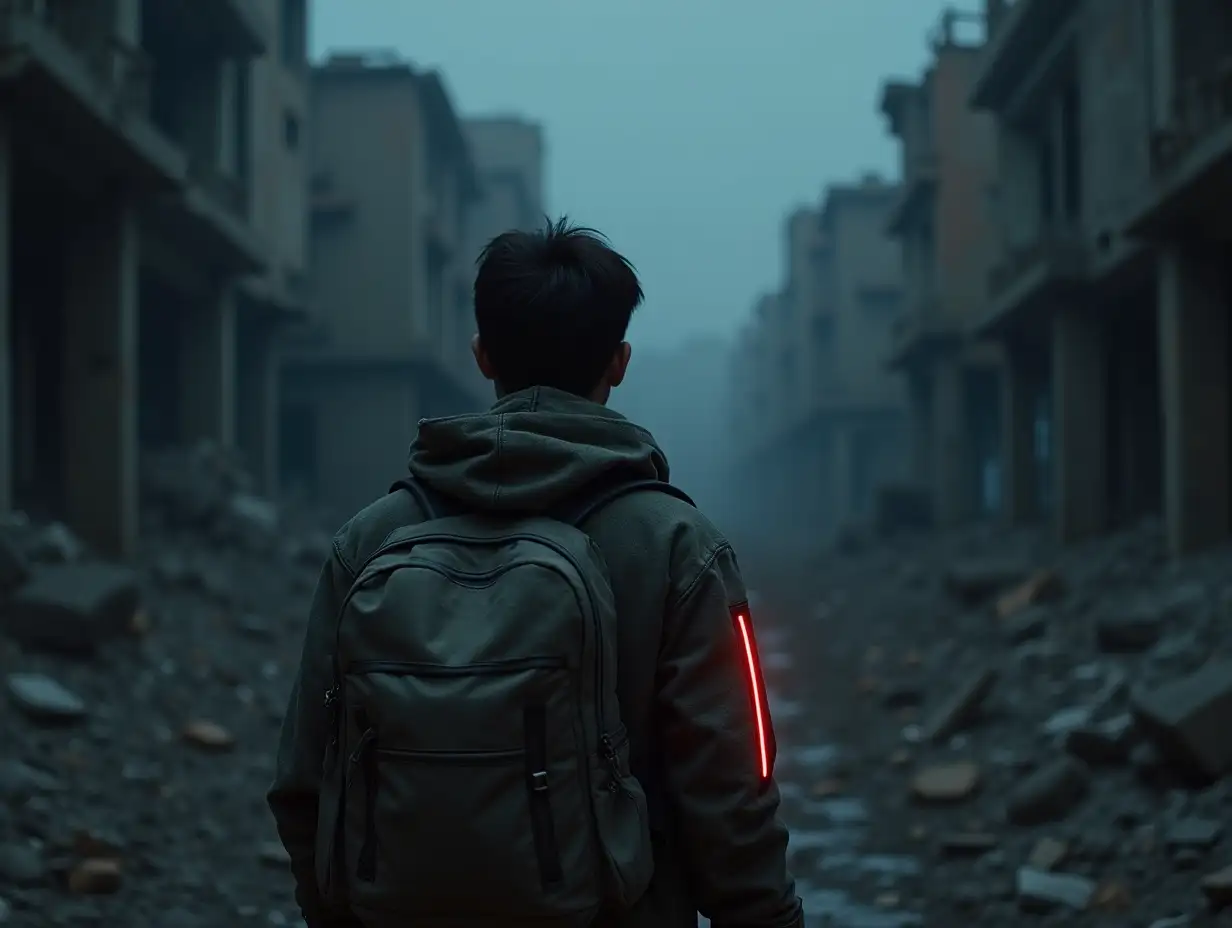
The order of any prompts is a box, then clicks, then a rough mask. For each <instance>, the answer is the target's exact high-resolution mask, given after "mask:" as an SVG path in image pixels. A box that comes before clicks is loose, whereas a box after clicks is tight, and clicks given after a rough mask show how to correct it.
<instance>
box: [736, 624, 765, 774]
mask: <svg viewBox="0 0 1232 928" xmlns="http://www.w3.org/2000/svg"><path fill="white" fill-rule="evenodd" d="M732 616H733V617H734V618H735V621H736V628H737V629H738V630H739V632H740V643H741V646H742V648H743V650H744V662H745V670H746V671H747V672H748V675H749V692H750V693H751V694H752V697H753V718H754V719H755V720H756V723H757V757H758V761H759V762H760V764H761V767H760V769H761V778H762V779H763V780H768V779H770V768H771V762H770V737H771V736H770V721H769V718H768V713H767V710H766V704H765V699H766V695H765V691H764V687H763V685H762V680H761V666H760V663H759V660H758V657H759V655H758V653H757V642H756V640H755V639H754V637H753V625H752V620H751V619H750V618H749V612H748V607H743V606H742V607H739V608H735V609H733V610H732Z"/></svg>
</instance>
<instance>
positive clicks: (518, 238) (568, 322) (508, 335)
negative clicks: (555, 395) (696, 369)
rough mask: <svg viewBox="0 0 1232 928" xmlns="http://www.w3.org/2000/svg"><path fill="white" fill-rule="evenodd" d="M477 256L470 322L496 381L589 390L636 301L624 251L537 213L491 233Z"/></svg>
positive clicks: (638, 288) (637, 288) (509, 386)
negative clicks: (523, 224) (541, 219)
mask: <svg viewBox="0 0 1232 928" xmlns="http://www.w3.org/2000/svg"><path fill="white" fill-rule="evenodd" d="M478 264H479V272H478V274H477V275H476V276H475V324H476V325H477V327H478V329H479V340H480V342H481V343H482V344H483V347H484V350H485V351H486V352H487V355H488V361H489V363H490V364H491V365H492V369H493V372H494V373H495V375H496V382H497V384H498V385H499V386H500V387H501V389H503V390H505V391H506V392H514V391H517V390H523V389H526V388H527V387H555V388H556V389H558V390H566V391H568V392H569V393H575V394H577V395H578V396H586V395H588V394H590V393H591V392H592V391H593V390H594V389H595V387H596V386H598V384H599V381H600V379H601V378H602V377H603V371H604V370H605V369H606V368H607V366H608V364H609V363H610V362H611V360H612V356H613V355H614V354H615V353H616V349H617V348H618V347H619V345H620V343H621V342H622V341H624V338H625V333H626V332H627V331H628V328H629V320H630V319H631V318H632V316H633V311H634V310H635V309H636V308H637V307H638V305H639V304H640V303H641V302H642V285H641V283H639V282H638V279H637V272H636V270H634V267H633V265H632V264H631V263H629V260H628V259H627V258H625V257H624V256H623V255H621V254H619V253H618V252H616V251H615V250H614V249H613V248H612V247H611V245H610V244H608V241H607V239H606V238H604V236H603V235H601V234H600V233H599V232H596V231H595V230H594V229H588V228H583V227H580V226H573V225H570V224H569V220H568V219H567V218H565V217H561V218H560V219H558V220H557V221H555V222H552V221H551V220H550V219H547V218H546V217H545V224H544V226H543V228H542V229H540V230H538V231H534V232H518V231H511V232H505V233H503V234H501V235H498V236H496V238H494V239H492V241H490V242H488V244H487V245H486V246H485V247H484V249H483V252H482V253H481V254H480V255H479V260H478Z"/></svg>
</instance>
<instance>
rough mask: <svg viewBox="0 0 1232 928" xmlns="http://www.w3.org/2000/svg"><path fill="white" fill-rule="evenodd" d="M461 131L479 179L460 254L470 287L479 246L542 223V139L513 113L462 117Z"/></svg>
mask: <svg viewBox="0 0 1232 928" xmlns="http://www.w3.org/2000/svg"><path fill="white" fill-rule="evenodd" d="M462 129H463V132H464V134H465V135H466V139H467V143H468V144H469V146H470V150H471V157H472V158H473V159H474V162H475V172H476V174H477V177H478V181H479V195H478V196H477V197H475V199H474V201H473V202H472V203H471V206H470V209H469V210H468V211H467V215H466V247H465V251H464V257H465V260H466V261H468V262H470V268H469V270H470V276H469V277H468V278H467V287H471V286H473V284H474V276H475V271H476V269H477V268H476V266H475V261H476V259H477V258H478V257H479V254H480V252H482V251H483V247H484V245H486V244H487V243H488V242H490V241H491V240H492V239H493V238H495V237H496V236H497V235H500V234H501V233H502V232H508V231H509V230H510V229H523V230H525V229H536V228H539V227H540V226H542V225H543V223H544V209H545V207H544V201H543V171H544V141H543V128H542V127H541V126H540V125H539V124H538V123H535V122H530V121H529V120H526V119H523V118H521V117H519V116H483V117H477V118H472V119H467V120H465V121H464V122H463V124H462ZM468 298H469V295H468ZM472 331H473V326H472ZM466 370H467V375H468V376H469V377H470V378H471V380H472V382H473V384H474V387H475V389H477V390H478V391H479V392H480V393H481V394H482V395H483V397H484V398H485V399H486V398H489V397H490V396H491V395H492V387H491V385H490V384H487V383H484V382H483V378H482V376H480V374H479V370H478V368H476V367H475V366H474V365H473V364H468V365H467V367H466Z"/></svg>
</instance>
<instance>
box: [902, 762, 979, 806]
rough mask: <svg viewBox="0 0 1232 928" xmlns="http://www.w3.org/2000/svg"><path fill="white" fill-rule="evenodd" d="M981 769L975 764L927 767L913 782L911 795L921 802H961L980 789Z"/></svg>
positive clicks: (962, 763)
mask: <svg viewBox="0 0 1232 928" xmlns="http://www.w3.org/2000/svg"><path fill="white" fill-rule="evenodd" d="M979 784H980V768H979V767H978V766H976V765H975V764H973V763H969V762H960V763H954V764H938V765H936V766H933V767H925V768H924V769H923V770H921V771H919V772H918V773H917V774H916V775H915V776H914V777H913V778H912V780H911V794H912V796H914V797H915V799H916V800H918V801H919V802H925V803H948V802H960V801H962V800H964V799H966V798H968V797H969V796H971V795H973V794H974V793H975V792H976V790H977V789H978V788H979Z"/></svg>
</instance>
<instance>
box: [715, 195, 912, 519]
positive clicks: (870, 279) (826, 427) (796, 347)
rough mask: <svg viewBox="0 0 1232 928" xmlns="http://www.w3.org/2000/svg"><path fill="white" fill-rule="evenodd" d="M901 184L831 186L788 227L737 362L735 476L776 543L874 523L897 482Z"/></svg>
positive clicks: (901, 427) (901, 417)
mask: <svg viewBox="0 0 1232 928" xmlns="http://www.w3.org/2000/svg"><path fill="white" fill-rule="evenodd" d="M899 192H900V191H899V188H898V186H897V185H891V184H886V183H884V182H883V181H881V180H880V179H879V178H877V177H875V176H871V175H870V176H868V177H866V178H864V179H863V180H862V181H861V182H859V183H856V184H835V185H832V186H830V187H829V188H827V190H826V193H825V195H824V197H823V200H822V203H821V205H820V208H819V209H814V210H800V211H797V212H795V213H793V214H792V215H791V216H790V217H789V218H788V220H787V222H786V224H785V235H784V246H785V257H786V267H785V280H784V285H783V287H782V289H781V290H780V292H779V293H777V294H774V295H770V296H766V297H763V298H762V299H761V300H760V301H759V303H758V305H757V307H756V309H755V312H754V314H753V319H752V320H751V322H750V324H749V326H748V328H747V330H746V332H745V333H744V336H743V344H742V345H739V346H737V348H736V352H737V355H736V361H735V362H733V363H742V364H743V363H747V365H748V366H749V367H750V368H751V370H750V372H749V376H748V377H747V378H741V380H740V381H739V382H737V383H736V384H735V385H734V386H733V392H734V394H735V395H734V397H733V400H732V402H733V404H734V407H733V408H736V409H741V410H746V411H747V412H746V413H745V415H747V416H748V417H749V418H750V420H751V421H749V422H748V423H747V428H746V429H745V432H746V434H749V435H750V441H749V449H748V451H747V452H746V453H745V455H744V457H743V459H742V460H743V463H742V466H741V470H740V473H739V474H738V475H737V477H736V479H737V480H738V481H740V482H742V483H750V482H752V483H755V484H756V486H758V487H760V488H761V489H760V490H758V492H756V493H753V492H750V493H748V494H747V495H746V499H747V500H748V504H749V505H748V509H749V512H748V513H747V514H746V515H747V516H748V517H749V519H750V520H751V521H760V522H762V523H763V524H772V525H774V526H775V534H776V537H778V538H780V539H783V540H804V539H807V538H814V539H815V538H817V537H818V536H819V535H821V534H824V533H827V532H830V531H833V530H834V529H835V528H837V527H838V526H840V525H842V524H843V523H845V522H849V521H853V520H863V519H866V518H867V517H868V516H869V515H871V508H872V503H873V496H874V492H875V490H876V488H877V486H878V485H879V484H881V483H884V482H887V481H891V480H896V479H900V478H901V477H902V476H903V473H902V470H903V468H902V459H903V456H904V455H903V446H904V443H905V422H906V417H905V407H904V391H903V388H902V385H901V383H899V382H898V379H897V378H895V377H893V376H891V374H890V373H889V372H888V371H886V370H885V364H884V362H885V357H886V355H887V354H888V352H889V350H890V342H891V337H892V333H893V328H894V325H895V322H896V320H897V318H898V316H899V313H900V311H901V306H902V278H901V273H900V267H899V262H898V260H897V243H896V242H895V241H894V240H893V239H892V238H890V236H889V235H888V234H887V233H886V222H887V217H888V215H889V212H890V210H891V208H892V207H893V205H894V203H895V202H896V200H897V198H898V196H899Z"/></svg>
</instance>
